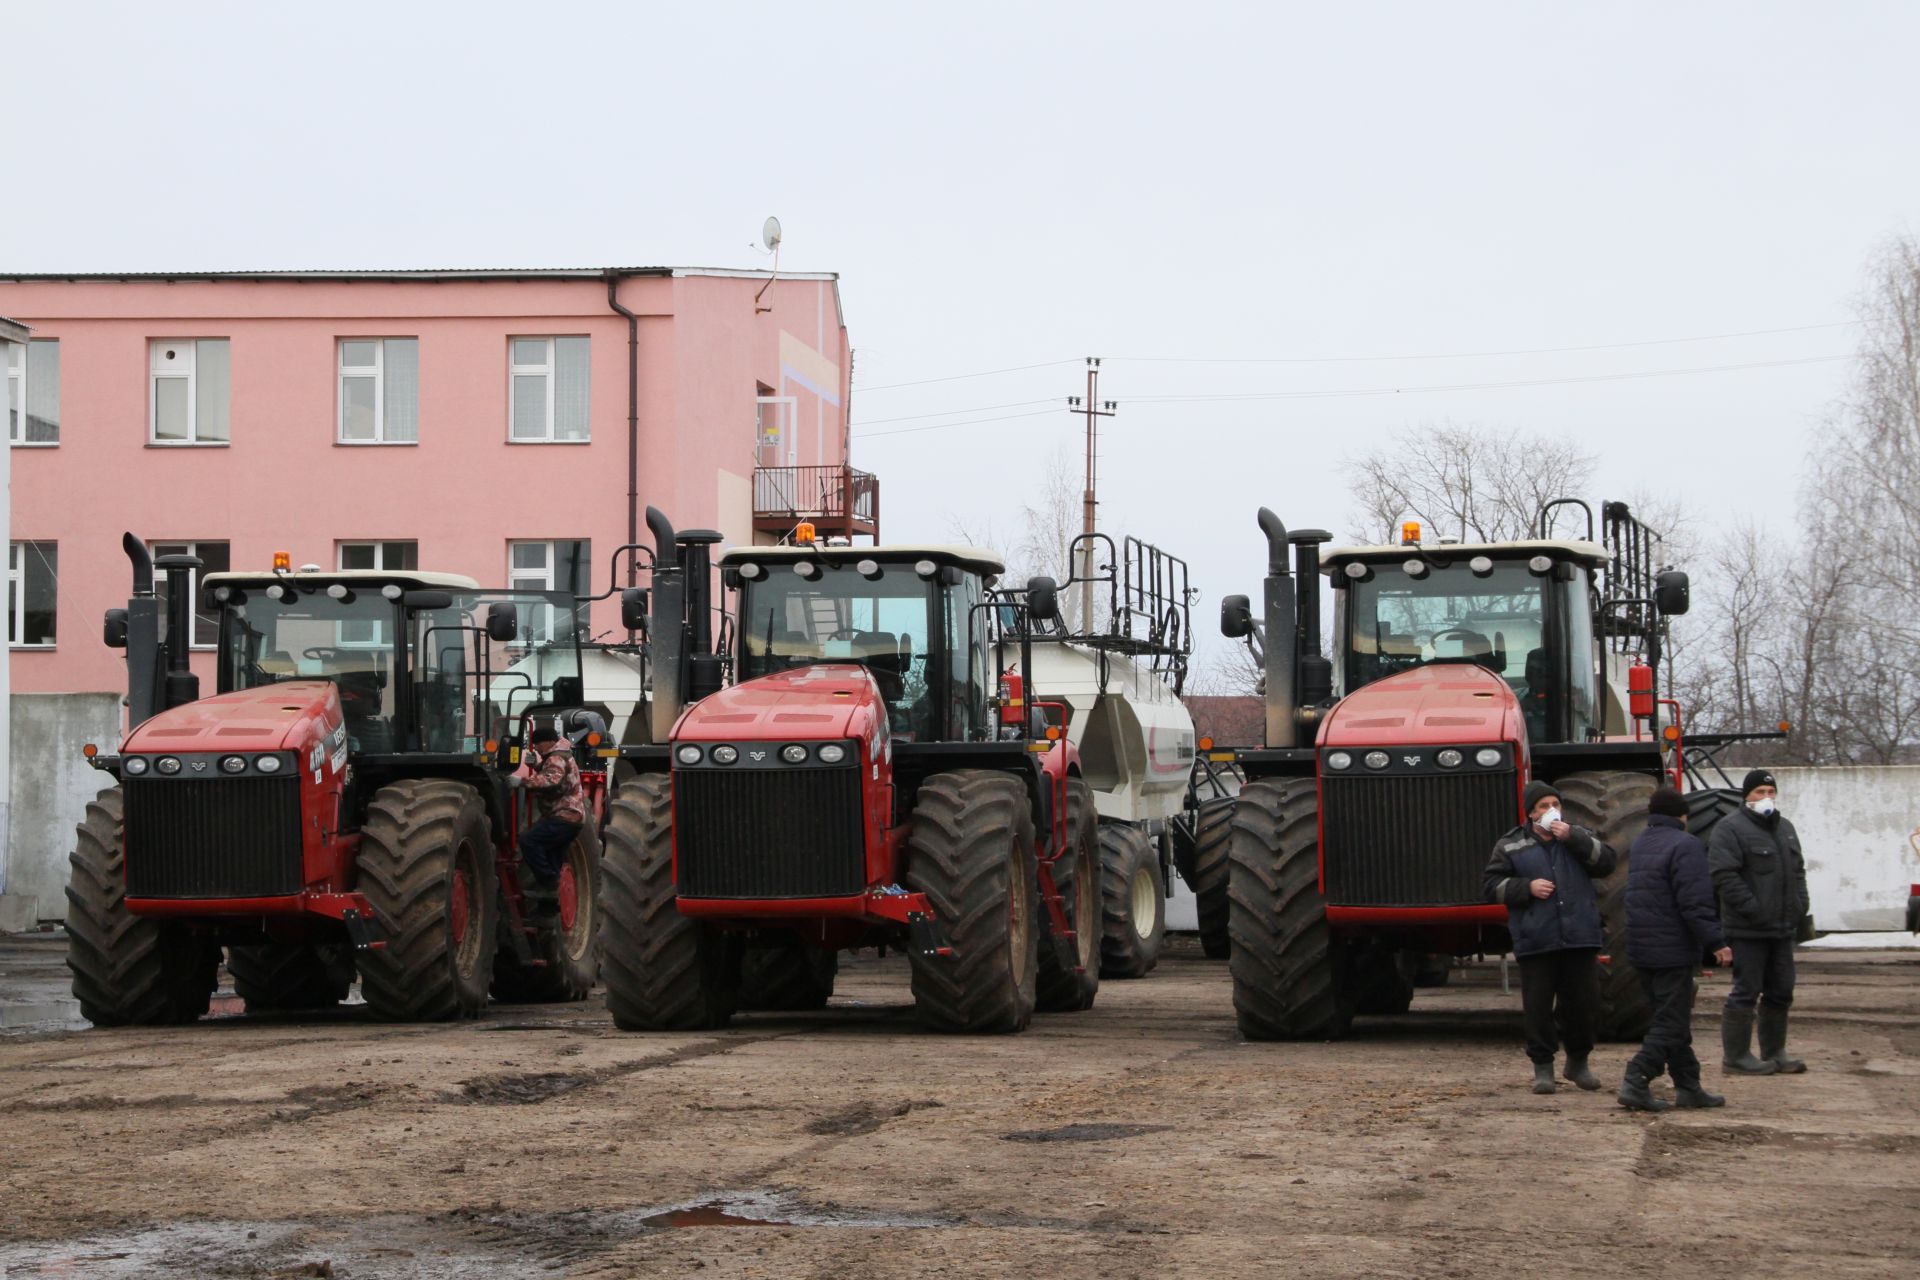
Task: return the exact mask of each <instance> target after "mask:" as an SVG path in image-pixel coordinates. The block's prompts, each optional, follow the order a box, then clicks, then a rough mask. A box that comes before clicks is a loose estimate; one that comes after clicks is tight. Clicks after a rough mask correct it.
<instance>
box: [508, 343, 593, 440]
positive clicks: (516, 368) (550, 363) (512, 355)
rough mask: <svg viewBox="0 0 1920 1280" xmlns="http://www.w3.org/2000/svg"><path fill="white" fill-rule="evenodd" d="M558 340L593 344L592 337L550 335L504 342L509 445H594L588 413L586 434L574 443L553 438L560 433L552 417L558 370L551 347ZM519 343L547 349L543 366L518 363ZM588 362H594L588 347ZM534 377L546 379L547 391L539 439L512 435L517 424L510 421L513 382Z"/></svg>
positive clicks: (512, 403)
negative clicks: (538, 345)
mask: <svg viewBox="0 0 1920 1280" xmlns="http://www.w3.org/2000/svg"><path fill="white" fill-rule="evenodd" d="M561 338H583V339H586V340H587V341H588V342H589V343H591V341H592V337H591V335H589V334H584V333H549V334H539V333H523V334H518V335H509V336H508V338H507V443H508V444H592V443H593V415H592V413H591V412H589V413H588V415H587V434H585V435H583V436H581V437H580V438H579V439H577V440H562V439H560V438H559V437H558V436H557V435H555V432H556V431H557V430H558V429H559V425H560V424H559V421H558V420H557V419H556V417H555V415H554V390H555V388H556V387H557V386H558V385H559V382H560V378H559V369H558V368H557V365H558V358H557V356H556V355H555V351H554V345H553V344H554V343H555V342H556V341H558V340H559V339H561ZM522 342H538V343H542V344H544V345H545V347H546V349H547V359H546V363H544V364H521V363H520V362H519V356H518V354H517V352H518V349H519V348H518V344H520V343H522ZM587 358H588V360H589V361H591V360H592V358H593V348H592V347H591V346H589V347H588V348H587ZM535 376H539V377H542V378H545V379H546V387H547V430H546V434H545V435H538V436H523V435H517V434H515V432H514V427H515V426H516V425H517V424H516V423H515V422H514V419H513V407H514V403H515V402H514V395H513V380H514V379H515V378H531V377H535ZM588 391H589V394H591V391H592V383H591V380H589V383H588Z"/></svg>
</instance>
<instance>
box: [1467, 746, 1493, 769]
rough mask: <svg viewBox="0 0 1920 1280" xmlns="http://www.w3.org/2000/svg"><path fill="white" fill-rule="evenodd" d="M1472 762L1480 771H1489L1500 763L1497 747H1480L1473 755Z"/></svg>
mask: <svg viewBox="0 0 1920 1280" xmlns="http://www.w3.org/2000/svg"><path fill="white" fill-rule="evenodd" d="M1473 762H1474V763H1475V764H1477V765H1479V766H1480V767H1481V768H1482V769H1491V768H1493V766H1495V765H1497V764H1499V763H1500V751H1499V748H1497V747H1482V748H1480V749H1479V750H1478V751H1476V752H1474V753H1473Z"/></svg>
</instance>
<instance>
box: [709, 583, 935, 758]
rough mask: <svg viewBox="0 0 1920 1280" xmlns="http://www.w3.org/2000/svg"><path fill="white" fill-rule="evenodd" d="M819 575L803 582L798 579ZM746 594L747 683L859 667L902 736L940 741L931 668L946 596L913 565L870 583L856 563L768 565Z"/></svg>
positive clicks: (742, 615) (743, 663)
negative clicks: (812, 667) (802, 571)
mask: <svg viewBox="0 0 1920 1280" xmlns="http://www.w3.org/2000/svg"><path fill="white" fill-rule="evenodd" d="M799 568H806V569H808V570H810V571H812V572H813V576H812V577H810V578H803V577H801V576H800V575H799V574H798V573H796V572H795V570H796V569H799ZM765 574H766V576H765V577H764V578H760V579H757V580H753V581H749V582H747V583H745V584H743V587H742V590H741V596H740V638H741V662H740V674H741V678H742V679H748V680H750V679H752V678H754V677H755V676H764V675H767V674H769V673H770V672H774V671H785V670H787V669H788V668H790V667H800V666H806V665H808V664H810V663H816V662H857V663H860V664H861V665H863V666H865V667H866V668H867V670H868V671H870V672H871V673H872V674H873V678H874V681H875V683H877V684H878V685H879V686H880V692H881V695H882V696H883V697H885V698H886V700H887V708H888V713H889V716H888V718H889V720H890V721H891V723H892V729H893V732H894V733H895V734H896V735H898V736H900V737H903V738H906V739H909V740H912V739H922V740H924V739H928V738H931V737H933V736H934V735H935V732H936V731H935V728H934V721H935V717H936V714H937V708H936V706H935V703H934V700H933V698H932V697H931V695H930V691H929V680H928V673H927V662H928V658H929V655H930V654H931V653H932V652H933V648H934V645H933V644H932V643H930V641H937V640H938V638H939V636H940V625H939V621H940V594H939V588H938V587H936V586H935V584H934V582H933V581H931V580H929V579H926V578H922V577H921V576H920V575H919V574H917V573H915V572H914V570H913V566H911V565H906V564H891V565H881V566H880V567H879V571H878V573H877V575H876V576H874V577H871V578H869V577H865V576H863V575H862V574H861V573H860V572H859V571H858V570H857V569H855V568H854V567H853V566H852V565H838V566H836V565H831V564H826V563H824V562H822V561H815V560H802V561H798V562H794V563H782V564H772V565H768V566H766V567H765Z"/></svg>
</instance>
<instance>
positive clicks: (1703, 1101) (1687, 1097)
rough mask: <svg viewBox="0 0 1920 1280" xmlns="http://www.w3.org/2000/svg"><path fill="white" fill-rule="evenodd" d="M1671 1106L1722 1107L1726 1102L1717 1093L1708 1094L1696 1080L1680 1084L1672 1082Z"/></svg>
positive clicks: (1676, 1081)
mask: <svg viewBox="0 0 1920 1280" xmlns="http://www.w3.org/2000/svg"><path fill="white" fill-rule="evenodd" d="M1673 1105H1674V1106H1676V1107H1724V1106H1726V1105H1727V1100H1726V1099H1725V1098H1723V1097H1721V1096H1720V1095H1719V1094H1717V1093H1708V1092H1707V1091H1706V1090H1705V1089H1703V1088H1701V1087H1700V1082H1699V1081H1698V1080H1693V1081H1689V1082H1688V1083H1685V1084H1682V1083H1681V1082H1680V1081H1678V1080H1675V1081H1674V1082H1673Z"/></svg>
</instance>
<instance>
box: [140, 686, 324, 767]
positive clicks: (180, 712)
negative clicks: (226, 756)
mask: <svg viewBox="0 0 1920 1280" xmlns="http://www.w3.org/2000/svg"><path fill="white" fill-rule="evenodd" d="M340 719H341V716H340V691H339V690H338V689H336V688H334V686H333V682H332V681H330V680H289V681H286V682H285V683H282V684H272V685H264V686H262V687H261V688H258V689H242V690H240V691H239V692H237V693H222V694H218V695H216V696H214V697H211V698H202V699H200V700H199V701H198V702H189V703H188V704H187V705H186V706H184V707H175V708H173V709H172V710H171V711H162V712H161V713H160V714H159V715H157V716H155V717H153V719H151V720H149V721H147V722H146V723H145V724H143V725H141V726H140V727H139V728H137V729H135V730H134V731H133V733H132V734H131V735H129V736H128V738H127V741H126V745H125V746H124V747H123V748H122V750H125V751H130V752H139V753H145V752H153V751H182V752H187V751H284V750H289V749H298V748H301V747H304V746H306V745H307V744H308V743H309V742H312V741H315V740H317V739H319V738H323V737H325V736H326V735H327V734H329V733H331V732H333V730H335V729H337V728H339V726H340Z"/></svg>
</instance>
